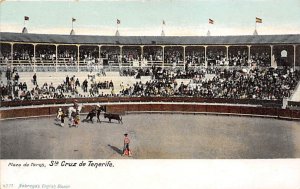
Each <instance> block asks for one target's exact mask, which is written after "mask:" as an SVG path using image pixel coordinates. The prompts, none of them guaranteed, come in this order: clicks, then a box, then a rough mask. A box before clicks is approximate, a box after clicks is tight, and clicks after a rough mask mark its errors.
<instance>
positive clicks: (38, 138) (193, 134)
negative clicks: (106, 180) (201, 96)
mask: <svg viewBox="0 0 300 189" xmlns="http://www.w3.org/2000/svg"><path fill="white" fill-rule="evenodd" d="M84 117H85V116H84V115H81V120H83V119H84ZM101 119H102V121H104V122H101V123H96V122H94V123H86V122H81V123H80V125H79V128H74V127H73V128H69V127H68V126H67V124H66V125H65V126H64V127H60V126H59V125H58V122H57V121H55V120H54V117H46V118H28V119H16V120H2V121H1V124H0V138H1V141H0V142H1V143H0V150H1V151H0V155H1V159H128V157H122V156H121V153H122V148H123V137H124V136H123V134H124V133H128V134H129V138H130V139H131V144H130V148H131V149H132V152H133V157H131V158H133V159H216V158H218V159H256V158H260V159H269V158H300V122H299V121H285V120H276V119H268V118H253V117H234V116H233V117H230V116H214V115H191V114H127V115H124V116H123V123H124V124H119V123H117V121H115V120H113V121H112V123H109V122H108V121H107V120H104V119H103V115H102V117H101ZM66 123H67V121H66Z"/></svg>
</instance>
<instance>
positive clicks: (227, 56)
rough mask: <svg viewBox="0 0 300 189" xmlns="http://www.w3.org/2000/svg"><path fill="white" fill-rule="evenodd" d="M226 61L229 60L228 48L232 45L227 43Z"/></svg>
mask: <svg viewBox="0 0 300 189" xmlns="http://www.w3.org/2000/svg"><path fill="white" fill-rule="evenodd" d="M225 47H226V61H228V60H229V53H228V48H229V47H230V46H229V45H226V46H225Z"/></svg>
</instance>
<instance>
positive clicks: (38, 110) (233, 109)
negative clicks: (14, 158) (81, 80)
mask: <svg viewBox="0 0 300 189" xmlns="http://www.w3.org/2000/svg"><path fill="white" fill-rule="evenodd" d="M93 107H94V106H93V105H85V106H84V107H83V109H82V113H87V112H89V111H91V110H92V108H93ZM58 108H63V109H64V110H65V111H66V110H67V108H68V107H67V106H55V107H54V106H51V107H32V108H18V109H7V110H0V118H1V119H5V118H15V117H31V116H43V115H53V114H56V112H57V110H58ZM132 111H147V112H149V111H159V112H164V111H167V112H199V113H205V112H210V113H225V114H238V115H241V114H247V115H259V116H272V117H279V118H288V119H292V118H295V119H300V110H289V109H276V108H264V107H247V106H229V105H228V106H221V105H199V104H198V105H197V104H176V103H174V104H171V103H170V104H147V103H141V104H111V105H107V112H111V113H119V114H124V113H126V112H132Z"/></svg>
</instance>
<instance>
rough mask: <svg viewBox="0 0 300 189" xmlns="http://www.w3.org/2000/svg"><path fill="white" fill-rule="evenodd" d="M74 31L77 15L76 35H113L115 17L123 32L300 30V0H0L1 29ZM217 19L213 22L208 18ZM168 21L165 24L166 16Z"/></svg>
mask: <svg viewBox="0 0 300 189" xmlns="http://www.w3.org/2000/svg"><path fill="white" fill-rule="evenodd" d="M24 16H28V17H29V21H27V22H26V23H25V25H26V27H27V29H28V32H29V33H43V34H69V33H70V30H71V25H72V24H71V23H72V22H71V20H72V17H74V18H75V19H76V21H75V22H74V30H75V33H76V34H77V35H114V34H115V31H116V29H117V24H116V20H117V19H119V20H120V21H121V24H119V25H118V29H119V32H120V34H121V35H124V36H157V35H160V34H161V30H162V27H163V29H164V32H165V34H166V35H167V36H205V35H206V34H207V31H208V30H209V31H210V33H211V35H214V36H224V35H252V34H253V31H254V28H255V18H256V17H259V18H261V19H262V23H261V24H257V31H258V33H259V34H263V35H268V34H299V33H300V0H185V1H184V0H101V1H86V0H85V1H83V0H77V1H71V0H70V1H41V0H40V1H39V0H36V1H20V0H19V1H9V0H6V1H3V0H2V1H1V3H0V31H1V32H21V30H22V28H23V27H24ZM209 18H210V19H213V20H214V24H208V19H209ZM163 20H164V21H165V23H166V24H165V25H164V26H163V25H162V21H163Z"/></svg>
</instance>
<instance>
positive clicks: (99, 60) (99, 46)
mask: <svg viewBox="0 0 300 189" xmlns="http://www.w3.org/2000/svg"><path fill="white" fill-rule="evenodd" d="M98 48H99V49H98V51H99V57H98V71H100V65H101V62H102V61H101V45H98Z"/></svg>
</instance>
